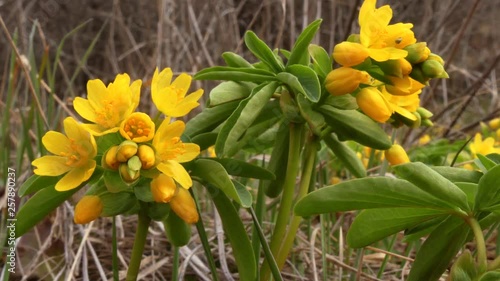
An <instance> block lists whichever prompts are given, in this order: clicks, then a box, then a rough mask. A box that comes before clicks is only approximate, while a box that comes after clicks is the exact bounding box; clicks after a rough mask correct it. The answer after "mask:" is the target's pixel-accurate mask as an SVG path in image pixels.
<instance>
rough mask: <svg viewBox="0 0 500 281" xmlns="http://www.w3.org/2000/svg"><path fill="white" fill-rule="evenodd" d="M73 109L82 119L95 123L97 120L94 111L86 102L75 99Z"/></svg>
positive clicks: (79, 98) (78, 98)
mask: <svg viewBox="0 0 500 281" xmlns="http://www.w3.org/2000/svg"><path fill="white" fill-rule="evenodd" d="M73 107H74V108H75V111H76V112H77V113H78V114H80V116H82V117H83V118H84V119H86V120H88V121H90V122H96V120H97V118H96V114H95V110H94V108H92V106H91V105H90V102H89V101H88V100H86V99H82V98H81V97H76V98H75V100H74V101H73Z"/></svg>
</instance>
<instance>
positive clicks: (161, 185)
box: [151, 174, 177, 203]
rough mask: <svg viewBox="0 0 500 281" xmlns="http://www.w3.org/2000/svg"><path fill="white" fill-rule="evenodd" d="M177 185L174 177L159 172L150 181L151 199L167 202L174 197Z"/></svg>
mask: <svg viewBox="0 0 500 281" xmlns="http://www.w3.org/2000/svg"><path fill="white" fill-rule="evenodd" d="M176 190H177V186H176V184H175V182H174V179H173V178H171V177H169V176H167V175H165V174H159V175H158V176H157V177H155V178H154V179H153V180H152V181H151V193H152V194H153V199H154V200H155V202H158V203H168V202H170V200H171V199H172V197H174V195H175V192H176Z"/></svg>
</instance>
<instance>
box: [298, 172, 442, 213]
mask: <svg viewBox="0 0 500 281" xmlns="http://www.w3.org/2000/svg"><path fill="white" fill-rule="evenodd" d="M443 203H444V201H443V200H441V199H438V198H435V197H433V196H431V195H430V194H428V193H426V192H424V191H422V190H420V189H419V188H417V187H416V186H414V185H413V184H411V183H409V182H407V181H405V180H401V179H395V178H387V177H368V178H362V179H354V180H350V181H345V182H341V183H338V184H336V185H331V186H327V187H323V188H321V189H319V190H315V191H313V192H311V193H309V194H307V195H306V196H305V197H304V198H302V199H301V200H300V201H299V202H297V204H296V206H295V213H296V214H297V215H299V216H310V215H315V214H323V213H332V212H343V211H352V210H361V209H372V208H393V207H406V208H432V209H437V210H450V208H447V207H446V205H444V204H443Z"/></svg>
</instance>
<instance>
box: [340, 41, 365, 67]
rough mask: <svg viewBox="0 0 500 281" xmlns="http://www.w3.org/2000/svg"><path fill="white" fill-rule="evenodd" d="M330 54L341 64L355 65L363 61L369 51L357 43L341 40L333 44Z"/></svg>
mask: <svg viewBox="0 0 500 281" xmlns="http://www.w3.org/2000/svg"><path fill="white" fill-rule="evenodd" d="M332 55H333V59H334V60H335V61H336V62H338V63H339V64H341V65H342V66H355V65H358V64H360V63H362V62H363V61H365V59H366V58H368V56H369V52H368V49H367V48H366V47H365V46H363V45H361V44H359V43H353V42H342V43H340V44H337V45H335V47H334V49H333V54H332Z"/></svg>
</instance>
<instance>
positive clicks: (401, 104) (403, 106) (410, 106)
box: [380, 85, 421, 121]
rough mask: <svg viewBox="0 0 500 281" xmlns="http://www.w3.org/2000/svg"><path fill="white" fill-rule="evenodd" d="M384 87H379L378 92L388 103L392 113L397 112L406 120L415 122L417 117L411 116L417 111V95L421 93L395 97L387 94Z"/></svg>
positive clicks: (418, 100) (418, 98)
mask: <svg viewBox="0 0 500 281" xmlns="http://www.w3.org/2000/svg"><path fill="white" fill-rule="evenodd" d="M386 87H387V85H386ZM386 87H381V91H380V92H381V94H382V95H383V96H384V98H385V100H386V101H387V102H388V103H389V105H390V108H391V110H392V112H397V113H398V114H399V115H401V116H403V117H405V118H406V119H409V120H412V121H416V120H417V117H416V116H415V115H413V114H412V112H415V111H417V109H418V107H419V105H420V97H419V94H420V92H421V91H418V92H416V93H414V94H411V95H407V96H395V95H391V94H390V93H389V92H387V89H386Z"/></svg>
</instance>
